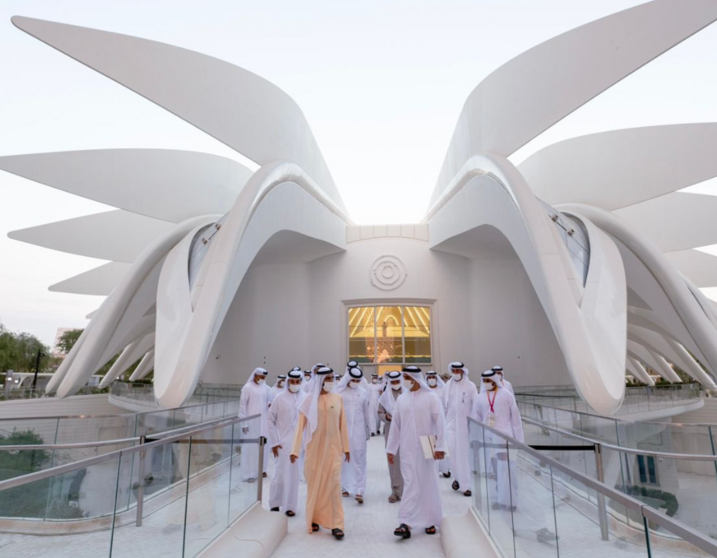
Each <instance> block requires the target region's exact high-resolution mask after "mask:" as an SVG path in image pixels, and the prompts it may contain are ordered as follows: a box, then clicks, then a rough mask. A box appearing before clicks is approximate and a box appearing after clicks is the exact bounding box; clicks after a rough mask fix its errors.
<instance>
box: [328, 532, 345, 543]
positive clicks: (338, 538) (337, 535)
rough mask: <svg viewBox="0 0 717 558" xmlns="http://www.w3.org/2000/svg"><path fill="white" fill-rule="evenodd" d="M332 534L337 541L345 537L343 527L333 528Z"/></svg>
mask: <svg viewBox="0 0 717 558" xmlns="http://www.w3.org/2000/svg"><path fill="white" fill-rule="evenodd" d="M331 534H332V535H333V536H334V538H335V539H336V540H337V541H340V540H341V539H343V538H344V532H343V531H342V530H341V529H331Z"/></svg>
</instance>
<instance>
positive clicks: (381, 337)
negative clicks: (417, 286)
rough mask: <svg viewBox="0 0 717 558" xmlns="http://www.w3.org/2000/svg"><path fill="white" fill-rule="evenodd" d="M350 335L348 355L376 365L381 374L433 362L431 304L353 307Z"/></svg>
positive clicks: (350, 318)
mask: <svg viewBox="0 0 717 558" xmlns="http://www.w3.org/2000/svg"><path fill="white" fill-rule="evenodd" d="M348 335H349V355H348V358H349V359H352V360H355V361H357V362H359V363H361V364H373V365H376V370H377V371H378V372H379V374H382V373H383V372H385V371H387V370H391V369H396V368H400V366H401V365H402V364H431V362H432V354H431V307H430V306H354V307H351V308H349V309H348Z"/></svg>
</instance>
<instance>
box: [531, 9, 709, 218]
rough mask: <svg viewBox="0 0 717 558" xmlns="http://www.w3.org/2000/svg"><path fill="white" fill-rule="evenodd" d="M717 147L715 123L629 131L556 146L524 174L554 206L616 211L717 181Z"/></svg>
mask: <svg viewBox="0 0 717 558" xmlns="http://www.w3.org/2000/svg"><path fill="white" fill-rule="evenodd" d="M666 23H667V22H666ZM715 143H717V124H713V123H709V124H675V125H671V126H651V127H646V128H629V129H626V130H614V131H610V132H602V133H599V134H590V135H587V136H581V137H577V138H573V139H569V140H565V141H561V142H558V143H555V144H553V145H550V146H548V147H546V148H544V149H542V150H540V151H538V152H537V153H535V154H534V155H532V156H531V157H529V158H528V159H527V160H526V161H524V162H523V163H522V164H521V165H520V166H519V169H520V172H521V173H522V174H523V176H525V179H526V180H527V181H528V184H530V187H531V188H532V189H533V191H534V192H535V194H536V195H537V196H538V197H539V198H541V199H542V200H544V201H545V202H547V203H549V204H560V203H581V204H582V203H584V204H590V205H592V206H595V207H599V208H601V209H606V210H608V211H612V210H615V209H620V208H623V207H627V206H630V205H633V204H637V203H640V202H644V201H646V200H650V199H652V198H656V197H658V196H662V195H664V194H669V193H672V192H675V191H676V190H680V189H682V188H686V187H687V186H692V185H693V184H697V183H699V182H703V181H705V180H708V179H710V178H713V177H715V176H717V158H715V156H714V145H715ZM685 195H687V194H685ZM686 203H687V202H686ZM634 213H638V212H634ZM657 223H659V226H663V227H665V228H666V229H667V230H670V231H672V230H674V229H675V228H683V227H684V225H685V224H684V223H682V222H680V220H679V218H674V219H673V218H670V219H669V220H668V221H667V222H665V221H659V220H658V221H656V226H657Z"/></svg>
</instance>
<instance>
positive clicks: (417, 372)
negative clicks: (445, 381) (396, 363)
mask: <svg viewBox="0 0 717 558" xmlns="http://www.w3.org/2000/svg"><path fill="white" fill-rule="evenodd" d="M403 374H408V376H410V377H411V378H413V379H414V380H415V381H416V382H418V385H419V386H420V389H426V390H428V391H431V388H430V386H429V385H428V384H427V383H426V380H425V379H424V378H423V374H422V373H421V369H420V368H419V367H418V366H414V365H412V364H411V365H409V366H404V368H403ZM409 391H410V390H409Z"/></svg>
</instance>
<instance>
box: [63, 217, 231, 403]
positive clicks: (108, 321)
mask: <svg viewBox="0 0 717 558" xmlns="http://www.w3.org/2000/svg"><path fill="white" fill-rule="evenodd" d="M216 218H217V217H216V216H213V215H210V216H207V215H205V216H201V217H196V218H194V219H189V220H187V221H185V222H183V223H179V224H177V225H176V226H175V227H174V229H173V230H172V231H170V233H169V234H167V235H165V236H163V237H160V238H158V239H157V240H156V241H155V242H153V243H152V244H151V245H150V246H149V247H148V248H147V249H146V250H145V251H144V252H142V254H141V255H140V257H139V258H138V259H137V261H135V262H134V263H133V264H131V265H130V271H129V273H127V275H126V276H125V278H124V279H123V280H122V282H121V283H120V284H119V285H118V286H117V288H116V289H115V290H114V291H113V292H112V294H111V295H110V296H109V297H107V299H106V300H105V301H104V303H103V304H102V306H101V307H100V311H99V312H98V313H97V315H96V316H95V317H94V319H93V320H92V321H91V322H90V323H89V324H88V326H87V328H86V329H85V331H84V332H83V333H82V336H80V339H82V338H83V337H85V338H86V339H85V340H84V341H83V343H84V344H83V347H82V351H80V352H79V353H78V354H77V356H76V357H75V360H74V362H73V363H72V367H71V368H70V369H69V370H68V372H67V374H66V377H65V378H64V379H63V380H62V383H61V384H60V386H59V387H58V389H57V394H58V395H59V396H60V397H64V396H66V395H71V394H72V393H74V392H75V391H77V389H79V388H80V387H82V386H83V385H84V384H85V382H86V381H87V380H88V378H89V377H90V376H91V375H92V374H94V373H95V371H96V370H97V369H98V368H99V367H100V366H102V365H103V364H105V362H107V361H106V360H105V361H104V362H103V361H102V359H104V358H105V356H107V354H108V353H109V344H110V342H111V341H112V339H113V338H116V334H117V331H118V327H120V326H121V325H122V324H123V323H126V331H127V333H129V332H131V331H132V330H133V328H135V327H137V323H136V322H139V321H140V320H142V318H146V316H144V314H145V313H146V312H147V311H148V310H149V307H147V305H146V303H143V304H135V305H133V301H135V299H136V297H137V295H138V293H141V292H142V290H143V288H149V285H148V281H147V278H148V276H150V275H151V274H152V272H153V271H154V270H156V268H157V266H158V264H159V263H160V262H161V261H162V260H163V259H164V257H165V256H166V255H167V253H168V252H169V251H170V250H171V249H172V247H174V245H175V244H176V243H177V242H179V241H180V240H181V239H182V237H184V235H185V234H187V232H189V231H190V230H192V229H193V228H194V227H196V226H198V225H201V224H205V223H211V222H213V221H215V220H216ZM140 298H141V299H142V300H143V301H144V296H140ZM145 302H146V301H145ZM133 308H136V314H135V316H136V319H135V320H126V321H125V322H123V319H125V316H126V315H127V316H129V315H130V314H134V312H135V311H134V310H131V312H128V309H133ZM150 319H151V318H150ZM122 341H123V340H121V339H117V342H118V349H121V348H122V345H121V342H122ZM148 350H149V348H148V349H145V351H144V352H143V353H142V354H144V353H146V352H147V351H148ZM111 356H112V355H109V356H108V357H107V358H110V357H111ZM139 356H141V355H139ZM139 356H138V357H137V358H139Z"/></svg>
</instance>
